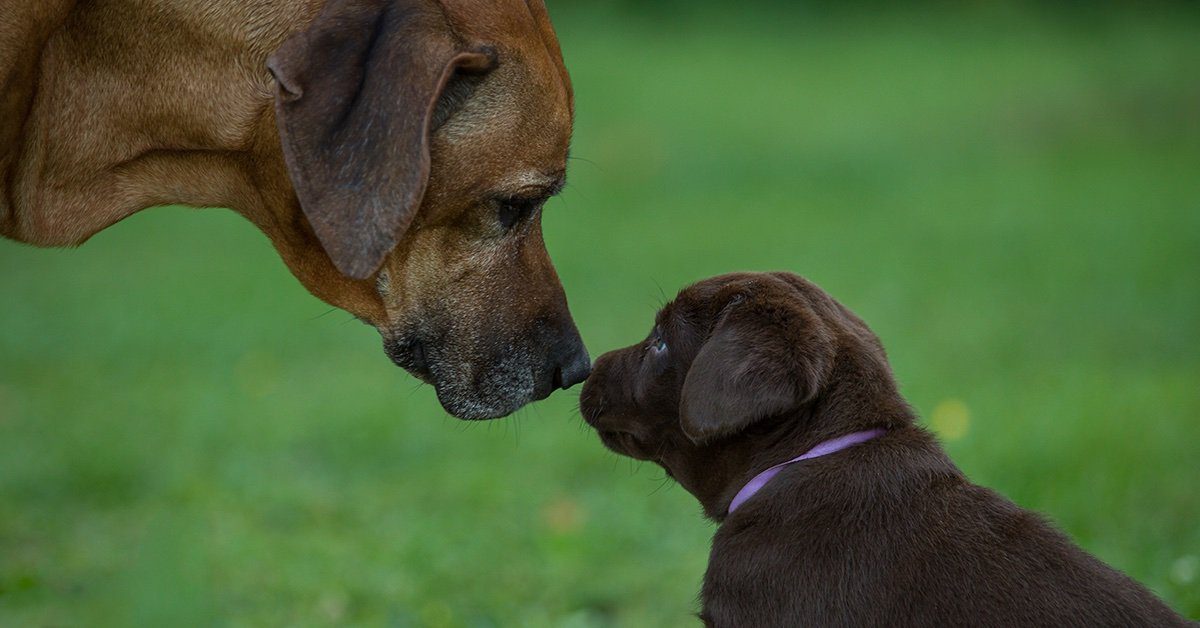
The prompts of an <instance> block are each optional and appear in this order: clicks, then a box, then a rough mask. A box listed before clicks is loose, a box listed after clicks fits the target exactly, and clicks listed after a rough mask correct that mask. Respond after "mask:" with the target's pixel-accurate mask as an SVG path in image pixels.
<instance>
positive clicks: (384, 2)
mask: <svg viewBox="0 0 1200 628" xmlns="http://www.w3.org/2000/svg"><path fill="white" fill-rule="evenodd" d="M269 67H270V69H271V72H272V74H273V75H274V76H275V79H276V82H277V86H278V87H277V89H278V91H277V95H276V121H277V124H278V127H279V132H280V140H281V145H282V149H283V154H284V157H285V161H286V163H287V166H288V170H289V174H290V178H291V180H292V182H293V185H294V188H295V191H296V195H297V197H298V199H299V202H300V205H301V207H302V209H303V215H304V218H305V219H306V221H307V223H309V225H311V232H312V233H313V234H314V236H315V238H316V239H317V240H318V241H319V243H320V245H321V248H322V249H323V251H324V253H325V254H327V255H328V258H329V260H331V261H332V264H333V265H334V266H336V268H337V269H338V270H339V271H340V272H341V274H342V275H344V276H345V277H348V278H351V279H353V280H358V283H357V285H358V286H359V288H358V289H359V293H361V286H362V285H363V284H364V283H365V284H367V285H369V286H370V289H369V290H370V291H373V293H374V294H371V296H370V297H369V298H368V299H366V301H368V303H366V304H365V305H364V304H363V299H362V298H361V296H359V297H356V299H357V300H356V299H351V298H340V297H339V295H338V294H337V291H338V290H337V289H331V288H329V287H327V286H326V287H314V286H310V289H312V290H313V291H314V293H317V294H319V295H320V296H322V297H323V298H326V299H327V300H330V301H332V302H334V303H335V304H337V305H340V306H343V307H346V308H347V309H350V310H351V311H352V312H353V313H355V314H357V315H358V316H359V317H360V318H363V319H365V320H367V321H368V322H370V323H371V324H373V325H375V327H376V328H378V329H379V331H380V333H381V334H382V336H383V339H384V346H385V349H386V350H387V353H388V355H389V356H390V357H391V358H392V359H393V361H395V362H396V363H397V364H398V365H400V366H402V367H404V368H405V369H407V370H409V371H410V372H412V373H413V374H415V375H416V376H417V377H419V378H421V379H423V380H425V381H427V382H429V383H432V384H433V385H434V386H435V387H436V388H437V393H438V397H439V399H440V400H441V402H442V405H443V406H444V407H445V408H446V409H447V410H448V411H449V412H450V413H451V414H454V415H456V416H458V417H461V418H468V419H481V418H492V417H498V416H503V415H506V414H508V413H510V412H512V411H513V410H516V409H517V408H519V407H521V406H522V405H524V404H526V403H528V402H530V401H532V400H535V399H541V398H543V397H545V396H547V395H549V394H550V393H551V392H552V391H553V390H554V389H555V388H559V387H562V388H566V387H569V386H571V385H573V384H575V383H577V382H579V381H581V380H582V379H583V378H584V377H586V376H587V373H588V371H589V369H590V360H589V359H588V355H587V351H586V350H585V348H584V346H583V343H582V341H581V340H580V338H579V333H578V331H577V330H576V328H575V324H574V322H573V321H572V319H571V315H570V312H569V311H568V309H567V302H566V298H565V296H564V295H563V290H562V286H561V285H560V283H559V280H558V276H557V275H556V274H555V271H554V268H553V266H552V265H551V262H550V258H549V255H548V254H547V252H546V247H545V245H544V243H543V241H542V231H541V209H542V205H543V204H544V203H545V202H546V200H547V199H548V198H550V197H551V196H553V195H554V194H556V193H557V192H559V191H560V190H561V189H562V187H563V185H564V182H565V173H566V160H567V149H568V146H569V142H570V137H571V126H572V107H573V103H572V92H571V84H570V81H569V79H568V77H567V73H566V70H565V68H564V67H563V63H562V58H561V54H560V52H559V48H558V41H557V39H556V38H555V35H554V32H553V30H552V29H551V26H550V22H549V18H548V16H547V14H546V9H545V6H544V5H543V4H542V0H495V1H494V2H485V1H483V0H328V2H327V3H326V4H325V5H324V7H323V9H322V10H321V12H320V13H319V14H318V15H317V17H316V19H315V20H314V21H313V22H312V23H311V24H310V25H309V26H308V28H307V30H305V31H302V32H299V33H296V34H294V35H293V36H292V37H291V38H290V39H288V40H287V41H286V42H284V44H283V45H282V46H281V47H280V48H279V49H278V50H277V51H276V52H275V53H274V54H273V55H271V58H270V60H269ZM374 301H377V303H374Z"/></svg>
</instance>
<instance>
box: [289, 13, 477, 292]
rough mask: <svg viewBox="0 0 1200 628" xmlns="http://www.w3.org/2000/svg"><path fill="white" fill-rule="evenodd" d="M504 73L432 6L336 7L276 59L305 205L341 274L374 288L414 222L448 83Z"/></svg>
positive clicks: (292, 165) (294, 170) (295, 180)
mask: <svg viewBox="0 0 1200 628" xmlns="http://www.w3.org/2000/svg"><path fill="white" fill-rule="evenodd" d="M495 63H496V61H495V55H494V53H491V52H490V51H489V50H486V49H481V50H475V51H471V50H465V47H464V46H463V44H462V43H461V42H459V41H457V39H456V37H455V35H454V34H453V32H452V31H451V29H450V26H449V25H448V24H447V23H446V18H445V16H444V15H443V14H442V12H441V11H440V10H439V9H438V8H437V6H436V5H435V4H434V3H433V2H431V1H430V0H328V2H327V3H326V4H325V6H324V8H322V9H321V12H320V13H319V14H318V15H317V17H316V19H315V20H314V21H313V22H312V24H311V25H310V26H309V27H308V29H307V30H305V31H302V32H299V33H297V34H295V35H293V36H292V37H291V38H289V39H288V40H287V41H285V42H284V43H283V45H282V46H280V48H279V49H278V50H276V51H275V53H274V54H272V55H271V57H270V58H269V59H268V62H267V67H268V69H270V71H271V73H272V74H273V75H274V76H275V79H276V82H277V92H276V95H275V114H276V123H277V125H278V127H279V136H280V142H281V146H282V148H283V156H284V159H285V161H286V162H287V166H288V172H289V174H290V176H291V179H292V184H293V186H294V188H295V190H296V196H297V198H298V199H299V201H300V206H301V208H302V209H303V211H304V215H305V217H307V218H308V221H309V223H310V224H311V225H312V228H313V231H314V232H316V234H317V238H318V239H319V240H320V241H321V245H322V246H323V247H324V249H325V252H326V253H328V254H329V258H330V259H331V260H332V261H333V264H334V265H335V266H336V267H337V269H338V270H339V271H341V272H342V273H343V274H345V275H347V276H349V277H353V278H355V279H363V278H366V277H369V276H370V275H371V274H372V273H374V272H375V270H376V269H378V268H379V265H380V264H382V263H383V259H384V257H386V256H387V254H388V253H389V252H390V251H391V250H392V249H393V248H394V247H395V246H396V243H397V242H399V240H400V237H401V236H402V235H403V233H404V231H405V229H407V228H408V226H409V224H410V223H411V222H412V220H413V217H414V215H415V214H416V211H417V209H418V208H419V207H420V205H421V199H422V197H423V196H424V194H425V186H426V184H427V183H428V179H429V134H430V132H431V129H430V127H431V125H432V123H433V121H434V119H435V117H444V115H440V114H438V113H437V109H438V107H437V104H438V101H439V97H440V96H441V94H442V92H443V90H444V89H445V87H446V84H447V82H449V81H450V79H451V78H452V77H453V76H454V75H455V73H456V72H458V73H464V74H475V75H480V74H483V73H485V72H487V71H489V70H491V68H492V67H493V66H494V65H495Z"/></svg>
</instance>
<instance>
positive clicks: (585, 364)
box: [554, 342, 592, 390]
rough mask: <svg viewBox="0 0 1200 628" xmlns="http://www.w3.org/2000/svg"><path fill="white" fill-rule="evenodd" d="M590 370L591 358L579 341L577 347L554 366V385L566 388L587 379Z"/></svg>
mask: <svg viewBox="0 0 1200 628" xmlns="http://www.w3.org/2000/svg"><path fill="white" fill-rule="evenodd" d="M591 372H592V359H591V358H590V357H589V356H588V352H587V349H586V348H584V346H583V343H582V342H580V343H579V345H578V347H576V348H575V350H574V351H572V352H571V354H570V355H569V356H568V357H567V358H566V360H564V361H563V362H560V363H559V364H558V366H556V367H555V368H554V387H555V388H562V389H563V390H566V389H567V388H570V387H572V386H574V385H575V384H578V383H579V382H582V381H583V380H585V379H587V376H588V375H589V374H590V373H591Z"/></svg>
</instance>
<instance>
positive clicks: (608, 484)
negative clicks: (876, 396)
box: [0, 1, 1200, 627]
mask: <svg viewBox="0 0 1200 628" xmlns="http://www.w3.org/2000/svg"><path fill="white" fill-rule="evenodd" d="M722 6H723V5H713V4H708V3H699V4H685V3H667V4H660V5H649V4H641V5H639V4H635V3H624V4H615V5H601V4H599V3H592V2H581V1H577V2H573V3H565V2H564V3H561V4H555V3H553V2H552V3H551V10H552V12H553V15H554V18H555V20H556V24H557V28H558V31H559V35H560V37H561V39H562V42H563V48H564V52H565V56H566V60H567V64H568V66H569V67H570V69H571V71H572V74H573V77H574V80H575V86H576V92H577V97H578V102H577V108H578V110H577V118H578V123H577V133H576V138H575V142H574V151H573V154H574V156H575V157H577V158H578V159H576V160H575V161H573V162H572V166H571V173H570V177H571V185H570V187H569V188H568V190H567V191H566V192H565V194H564V195H563V197H562V198H561V199H560V200H555V201H553V202H552V203H551V205H550V206H549V207H548V209H547V212H546V216H545V228H546V232H547V241H548V243H549V247H550V249H551V253H552V255H553V257H554V259H555V261H556V263H557V266H558V269H559V272H560V274H561V276H562V279H563V282H564V285H565V286H566V289H567V292H568V295H569V297H570V300H571V304H572V308H573V310H574V313H575V316H576V318H577V321H578V323H579V327H580V329H581V331H582V332H583V334H584V337H585V339H586V340H587V341H588V344H589V346H590V348H591V350H592V352H593V355H598V354H599V353H601V352H603V351H606V350H608V349H611V348H614V347H617V346H621V345H625V344H628V343H629V342H632V341H633V340H634V339H635V338H639V337H641V336H642V335H643V334H644V333H645V332H646V330H647V329H648V326H649V325H650V321H651V315H652V313H653V311H654V309H655V307H656V306H657V305H658V303H659V302H660V301H661V299H662V295H663V293H665V294H667V295H668V296H669V295H670V294H673V293H674V292H675V291H676V290H677V289H678V288H679V287H680V286H682V285H684V284H686V283H688V282H691V281H693V280H696V279H700V278H702V277H705V276H708V275H712V274H716V273H721V272H726V271H731V270H741V269H745V270H768V269H786V270H792V271H795V272H799V273H801V274H804V275H806V276H808V277H809V278H811V279H813V280H815V281H817V282H818V283H820V284H821V285H823V286H824V287H825V288H826V289H827V290H829V291H830V292H831V293H832V294H834V295H835V296H837V297H838V298H839V299H841V300H842V301H843V302H844V303H846V304H847V305H849V306H850V307H851V308H853V309H855V310H856V311H857V312H858V313H859V314H860V315H862V316H863V317H864V318H865V319H866V320H867V321H868V322H869V323H871V324H872V325H873V326H874V328H875V330H876V331H877V332H878V333H879V335H880V336H881V337H882V339H883V341H884V343H885V345H886V346H887V347H888V348H889V351H890V353H891V356H892V360H893V363H894V366H895V370H896V373H897V375H898V377H899V379H900V380H901V382H902V385H903V389H904V391H905V393H906V394H907V395H908V397H909V399H910V400H911V401H912V402H913V404H914V405H915V406H916V407H917V408H918V409H919V411H920V412H921V413H922V415H923V416H924V417H925V421H926V422H927V423H928V424H930V426H931V427H932V428H933V429H935V430H936V431H938V432H939V433H940V434H941V435H942V437H943V438H944V440H945V441H946V444H947V447H948V448H949V449H950V451H951V453H952V455H953V456H954V457H955V459H956V460H957V461H958V462H959V464H960V465H961V466H962V467H963V468H964V469H965V470H966V471H967V472H968V474H969V475H970V476H971V477H972V478H974V479H975V480H976V481H978V482H980V483H983V484H986V485H989V486H992V487H994V488H996V489H998V490H1000V491H1001V492H1003V493H1004V494H1006V495H1008V496H1009V497H1011V498H1012V499H1014V500H1015V501H1016V502H1018V503H1019V504H1021V505H1024V506H1026V507H1030V508H1033V509H1037V510H1039V511H1042V512H1044V513H1046V514H1048V515H1049V516H1050V517H1051V518H1053V519H1054V520H1055V521H1056V522H1058V523H1059V524H1060V525H1061V526H1062V527H1064V528H1065V529H1066V530H1067V531H1068V532H1069V533H1070V534H1071V536H1072V537H1074V538H1075V539H1077V540H1078V542H1079V543H1080V544H1082V545H1083V546H1084V547H1085V548H1087V549H1088V550H1089V551H1091V552H1094V553H1095V554H1097V555H1098V556H1100V557H1101V558H1102V559H1104V560H1106V561H1108V562H1109V563H1110V564H1112V565H1114V566H1116V567H1118V568H1120V569H1122V570H1124V571H1126V572H1128V573H1129V574H1130V575H1132V576H1134V577H1136V578H1137V579H1139V580H1141V581H1143V582H1145V583H1146V584H1147V585H1149V586H1150V587H1152V588H1153V589H1154V590H1155V591H1156V592H1157V593H1158V594H1160V595H1161V596H1163V597H1164V598H1165V599H1166V600H1167V601H1168V602H1169V603H1171V604H1172V605H1173V606H1175V607H1176V608H1177V609H1179V610H1180V611H1182V612H1184V613H1186V614H1188V615H1189V616H1191V617H1197V616H1200V491H1198V488H1197V487H1198V481H1200V350H1198V349H1197V341H1198V340H1200V278H1198V275H1197V272H1198V271H1200V37H1197V36H1196V33H1197V32H1200V30H1198V27H1200V18H1198V16H1197V13H1196V12H1195V11H1194V10H1187V9H1186V6H1185V7H1184V8H1180V7H1179V6H1175V5H1153V6H1151V5H1143V6H1141V8H1140V9H1138V10H1133V9H1132V8H1120V7H1119V6H1114V5H1104V6H1102V7H1101V6H1097V5H1092V4H1077V5H1070V7H1073V8H1070V7H1069V8H1066V9H1056V10H1048V9H1045V8H1039V7H1038V5H994V4H987V3H983V4H973V5H971V6H969V7H959V6H957V5H955V7H954V8H952V7H950V6H949V5H946V6H943V5H936V6H928V5H921V6H919V7H917V8H913V7H909V8H907V9H905V10H897V9H885V8H882V7H881V8H876V9H872V10H870V11H866V10H861V11H850V10H836V9H832V8H829V7H826V6H824V5H788V4H784V3H769V2H768V3H763V4H761V5H755V6H757V7H758V8H757V10H754V11H738V10H735V9H732V8H729V6H724V8H722ZM814 6H816V8H813V7H814ZM1191 6H1193V7H1194V6H1195V5H1191ZM804 7H808V8H804ZM921 7H924V8H921ZM0 268H2V269H3V272H2V273H0V625H5V626H10V625H11V626H18V625H20V626H33V625H47V626H59V625H122V624H123V625H204V624H219V625H246V626H250V625H285V624H286V625H344V624H369V625H381V624H386V625H393V626H472V627H474V626H517V625H520V626H580V627H583V626H608V625H617V626H639V627H640V626H673V625H694V624H696V623H697V622H696V621H695V620H694V619H693V618H692V616H691V615H690V613H692V612H694V611H695V610H696V604H695V595H696V592H697V590H698V585H699V582H700V578H701V575H702V573H703V569H704V565H705V562H706V558H707V548H708V540H709V537H710V535H711V532H712V527H711V525H710V524H708V523H706V522H705V521H704V520H702V519H701V517H700V514H699V509H698V507H697V506H696V505H695V503H694V501H693V500H692V498H691V497H690V496H688V495H687V494H686V493H685V492H684V491H682V490H681V489H679V488H678V487H675V486H673V485H671V484H670V483H669V482H666V481H665V480H664V477H663V474H662V473H661V472H660V471H659V470H657V469H656V468H652V467H651V466H647V465H642V466H638V465H634V464H631V463H629V462H626V461H625V460H624V459H618V458H616V457H615V456H613V455H611V454H609V453H607V452H606V451H604V450H603V449H602V448H601V446H600V445H599V443H598V442H597V440H596V438H595V437H594V436H593V435H592V434H590V433H589V432H588V431H587V430H586V429H584V427H583V425H582V422H581V421H580V420H579V418H578V415H577V413H576V412H575V401H576V400H575V393H576V392H577V391H571V392H570V393H565V394H558V395H556V396H555V397H554V398H553V399H551V400H548V401H546V402H543V403H540V404H537V405H535V406H533V407H531V408H528V409H526V410H524V411H522V412H521V413H520V415H518V416H516V417H515V418H513V419H510V420H506V421H502V422H492V423H480V424H466V423H461V422H457V421H455V420H453V419H450V418H447V417H446V416H445V415H444V413H443V412H442V411H441V409H440V408H439V407H438V405H437V403H436V400H435V397H434V394H433V392H432V390H431V389H429V388H427V387H420V386H418V385H417V384H416V382H415V380H413V379H412V378H410V377H409V376H407V375H405V374H404V373H403V372H401V371H400V370H398V369H396V368H394V367H392V366H391V365H390V363H389V362H388V360H387V358H385V357H384V355H383V353H382V351H381V350H380V348H379V346H378V338H377V336H376V334H375V333H374V331H372V330H370V329H367V328H365V327H363V326H361V325H359V324H358V323H356V322H353V321H352V320H350V317H349V316H348V315H345V314H343V313H342V312H340V311H339V312H332V313H329V311H328V310H329V308H328V307H327V306H325V305H323V304H321V303H320V302H318V301H316V300H315V299H313V298H312V297H310V296H308V295H307V294H306V293H305V292H304V290H303V289H302V288H301V287H300V285H299V284H298V283H297V282H296V281H295V280H294V279H292V277H291V276H290V275H289V274H288V273H287V271H286V270H285V269H284V267H283V265H282V264H281V263H280V262H279V261H278V259H277V258H276V257H275V254H274V252H273V251H272V250H271V248H270V246H269V245H268V243H267V242H266V240H265V238H263V237H262V236H261V235H260V234H258V233H257V232H256V231H254V230H253V229H252V228H251V226H250V225H249V224H248V223H245V222H244V221H242V220H241V219H240V218H238V217H236V216H235V215H233V214H232V213H228V212H221V211H203V212H197V211H192V210H185V209H180V208H171V209H158V210H154V211H150V212H146V213H143V214H140V215H138V216H135V217H134V218H132V219H130V220H128V221H126V222H124V223H122V224H120V225H118V226H117V227H115V228H113V229H110V230H108V231H106V232H104V233H101V234H100V235H98V236H97V237H96V238H94V240H92V241H91V242H89V243H88V244H87V245H86V246H85V247H83V248H82V249H80V250H78V251H74V252H67V251H47V250H35V249H32V248H28V247H24V246H20V245H17V244H14V243H11V242H0ZM660 287H661V291H662V292H660Z"/></svg>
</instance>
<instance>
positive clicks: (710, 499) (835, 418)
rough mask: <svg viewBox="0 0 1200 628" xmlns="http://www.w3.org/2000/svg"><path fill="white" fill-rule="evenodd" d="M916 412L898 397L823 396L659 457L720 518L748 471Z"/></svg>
mask: <svg viewBox="0 0 1200 628" xmlns="http://www.w3.org/2000/svg"><path fill="white" fill-rule="evenodd" d="M915 419H916V417H915V415H914V414H913V413H912V411H911V410H910V409H909V408H908V406H907V405H906V404H905V403H904V402H903V400H902V399H899V398H898V397H897V399H895V400H889V401H888V402H887V403H879V404H871V405H864V404H861V403H857V402H854V403H849V402H846V401H843V400H839V398H838V396H837V395H836V394H834V395H830V396H824V397H822V398H820V399H818V400H816V401H814V402H813V403H811V404H808V405H807V406H805V407H803V408H801V409H799V410H797V411H796V412H794V413H790V414H789V415H787V416H781V417H776V418H773V419H771V420H767V421H763V422H760V423H759V424H757V425H753V426H751V427H749V428H747V429H746V430H745V431H743V432H741V433H739V434H736V435H734V436H732V437H729V438H726V439H722V440H720V441H717V442H713V443H707V444H703V445H696V444H693V443H690V442H682V443H679V446H678V447H672V448H670V450H669V451H667V452H666V453H665V454H664V455H663V456H662V459H661V460H660V461H659V464H661V465H662V466H663V467H665V468H666V469H667V471H668V472H669V473H670V474H671V476H672V477H673V478H675V480H676V481H677V482H679V484H680V485H681V486H683V487H684V488H685V489H686V490H687V491H688V492H689V493H691V494H692V495H693V496H695V497H696V499H697V500H698V501H699V502H700V505H701V506H702V507H703V508H704V514H705V516H707V517H708V518H710V519H712V520H714V521H717V522H721V521H724V519H725V517H726V516H727V515H728V512H729V505H730V503H731V502H732V501H733V498H734V496H735V495H737V493H738V491H740V490H741V489H742V487H744V486H746V483H747V482H749V481H750V480H751V479H752V478H754V476H756V475H758V474H759V473H761V472H762V471H764V470H766V469H768V468H770V467H772V466H774V465H777V464H779V463H782V462H786V461H788V460H791V459H793V458H795V457H797V456H799V455H801V454H803V453H805V452H807V451H809V450H811V449H813V448H814V447H816V446H817V445H819V444H821V443H823V442H825V441H829V440H832V439H836V438H838V437H842V436H845V435H847V434H852V433H856V432H862V431H867V430H873V429H878V428H882V429H886V430H891V429H896V428H899V427H903V426H907V425H911V424H912V423H913V422H914V421H915Z"/></svg>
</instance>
